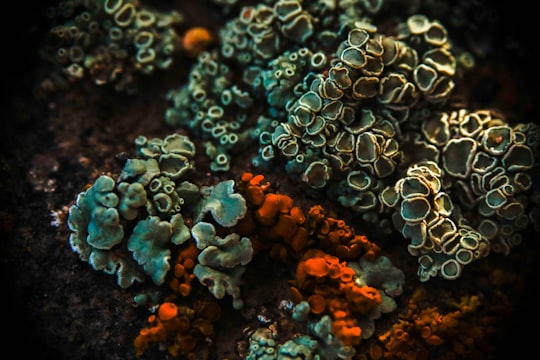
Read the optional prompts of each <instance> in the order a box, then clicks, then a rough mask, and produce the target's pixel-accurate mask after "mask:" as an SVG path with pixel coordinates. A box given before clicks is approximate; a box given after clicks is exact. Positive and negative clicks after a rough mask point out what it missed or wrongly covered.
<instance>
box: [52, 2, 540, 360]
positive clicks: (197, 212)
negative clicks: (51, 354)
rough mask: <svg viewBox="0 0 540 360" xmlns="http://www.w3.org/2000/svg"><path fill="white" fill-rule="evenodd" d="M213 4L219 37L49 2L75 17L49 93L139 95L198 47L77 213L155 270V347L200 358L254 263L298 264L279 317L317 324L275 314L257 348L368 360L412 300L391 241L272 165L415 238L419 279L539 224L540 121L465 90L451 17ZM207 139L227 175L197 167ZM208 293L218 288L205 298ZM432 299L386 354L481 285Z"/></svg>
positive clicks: (434, 330)
mask: <svg viewBox="0 0 540 360" xmlns="http://www.w3.org/2000/svg"><path fill="white" fill-rule="evenodd" d="M214 3H215V5H216V6H222V7H223V9H224V11H226V12H227V13H231V16H230V17H229V18H228V20H227V21H226V22H225V23H224V24H223V26H222V27H221V28H220V31H219V36H218V37H217V39H211V36H210V33H209V32H207V31H205V29H204V28H196V29H198V30H196V31H195V30H194V32H193V33H190V34H189V36H187V35H186V37H185V38H184V39H183V41H184V44H183V45H180V42H179V39H178V35H177V33H176V30H175V29H174V27H173V25H175V24H176V23H177V22H179V21H180V20H181V15H180V14H179V13H177V12H176V11H174V10H171V11H170V12H158V11H155V10H151V9H150V8H149V7H147V6H145V5H144V4H143V3H142V2H139V1H135V0H102V1H97V0H95V1H94V0H87V1H82V0H81V1H78V0H71V1H68V0H65V1H61V2H60V3H59V5H58V6H57V7H54V8H52V9H51V11H50V14H49V15H50V19H51V21H53V20H54V21H53V22H58V21H60V22H61V24H59V25H54V26H53V27H52V28H51V31H50V34H49V39H48V42H47V44H46V46H44V47H43V49H41V50H42V51H41V54H42V56H43V59H44V60H47V61H49V62H52V63H53V64H55V65H56V68H55V70H54V71H53V72H52V73H51V74H50V76H49V77H48V78H47V79H46V80H45V82H44V83H43V84H44V86H46V87H49V88H51V89H53V88H54V89H56V88H58V87H62V84H64V85H65V84H68V83H71V82H73V81H75V80H77V79H81V78H84V77H90V78H91V79H92V80H93V81H94V82H95V83H96V84H99V85H104V84H113V86H114V88H115V89H116V90H119V91H127V92H132V91H133V90H134V89H135V87H136V86H135V79H136V77H137V73H141V74H144V75H152V73H153V72H154V70H156V69H162V70H167V69H169V68H170V67H172V66H173V57H174V54H175V52H176V51H177V50H178V49H179V48H180V47H182V46H183V48H184V50H185V51H189V54H190V55H191V56H194V57H195V58H194V59H192V60H193V61H192V66H191V67H190V69H189V73H188V77H187V79H186V82H185V83H182V84H179V87H178V88H177V89H171V90H169V91H168V93H167V101H168V102H169V106H168V108H167V109H166V111H165V114H164V120H165V121H164V123H165V124H167V125H168V126H170V127H172V128H174V132H173V133H172V134H170V135H168V136H166V137H164V138H151V139H149V138H147V137H145V136H143V135H141V136H140V137H138V138H137V139H136V141H135V147H136V150H137V152H136V155H135V156H134V157H131V158H128V159H126V160H125V163H124V164H123V168H122V170H121V172H120V173H119V174H117V175H111V174H108V175H102V176H100V177H98V178H97V179H95V181H94V182H93V184H91V185H89V187H87V188H86V189H85V190H83V191H82V192H81V193H80V194H79V195H78V196H77V198H76V201H75V203H74V204H73V205H72V206H71V207H70V209H69V217H68V221H67V223H68V226H69V229H70V231H71V235H70V238H69V243H70V245H71V248H72V250H73V251H74V252H76V253H78V255H79V257H80V258H81V260H83V261H86V262H88V263H89V264H90V265H91V266H92V267H93V268H94V269H95V270H102V271H104V272H106V273H109V274H115V275H116V276H117V283H118V285H120V286H121V287H123V288H127V287H129V286H131V285H132V284H133V283H135V282H144V281H146V280H147V279H150V280H151V281H152V283H153V285H155V286H156V287H158V288H159V289H160V292H159V294H158V295H155V294H153V295H152V294H150V293H141V294H139V295H138V296H137V297H136V300H135V301H136V302H137V303H139V304H140V305H145V306H148V307H149V308H151V309H153V310H154V311H155V310H156V309H157V311H158V313H157V315H151V317H150V318H149V319H148V327H146V328H144V329H143V330H141V332H140V334H139V336H138V337H137V339H136V341H135V346H136V350H137V354H138V355H139V356H142V354H143V353H144V352H145V351H146V349H147V348H148V347H149V346H150V345H151V344H153V343H161V344H165V346H166V347H167V350H168V353H169V354H170V355H171V356H173V357H182V356H187V357H189V358H193V357H196V356H198V355H197V354H198V351H199V350H198V347H199V346H200V347H203V346H204V345H203V344H211V342H212V337H213V336H214V329H213V323H214V322H216V321H218V319H219V316H220V315H219V314H220V311H219V310H218V309H217V308H218V307H219V306H221V305H215V304H216V302H214V301H218V300H222V299H224V298H226V297H227V298H229V297H230V301H231V305H232V308H233V309H234V310H235V311H238V310H241V309H243V308H244V296H243V295H244V293H245V292H246V291H249V289H244V288H243V286H242V285H243V279H244V276H245V273H246V271H249V270H250V269H251V266H252V265H253V262H260V265H259V266H262V265H263V264H268V263H269V262H270V263H271V264H273V266H276V264H278V265H279V266H283V267H284V268H286V269H287V270H288V271H289V272H290V274H292V275H291V276H289V278H288V280H287V281H288V282H287V285H288V286H289V287H290V299H289V300H290V301H291V303H292V304H293V305H291V306H290V307H289V308H288V309H287V310H286V311H283V316H284V317H286V318H287V319H288V320H290V321H292V322H295V323H296V325H295V326H300V327H302V328H303V329H304V330H305V331H304V333H303V334H302V335H301V336H298V337H295V338H292V339H280V337H279V331H278V330H277V329H276V328H275V327H273V326H263V327H260V328H258V329H256V330H254V331H253V332H251V333H250V334H247V341H248V342H249V349H248V350H247V351H246V354H245V355H246V358H247V359H293V358H320V359H334V358H336V357H339V358H345V359H352V358H353V357H354V356H355V355H356V352H357V349H358V346H359V345H361V343H362V341H364V340H367V339H369V338H371V337H372V336H373V335H374V334H375V321H376V320H377V319H379V318H380V317H381V316H382V314H385V313H389V312H393V311H395V310H396V308H397V303H396V301H395V300H394V298H395V297H397V296H399V295H401V293H402V290H403V284H404V283H405V274H404V273H403V271H402V270H400V269H398V268H397V267H395V266H394V265H392V262H391V260H390V258H389V257H386V256H384V255H382V254H381V253H382V250H384V249H381V248H380V247H379V246H378V245H377V239H374V238H371V237H370V238H369V239H368V238H367V237H366V236H365V235H363V234H360V232H359V230H358V228H355V226H352V225H351V224H349V223H347V222H346V221H344V220H342V219H340V218H339V216H338V215H335V214H332V215H330V214H329V213H327V211H326V208H325V207H324V206H323V205H321V204H316V205H313V206H312V207H310V208H308V209H304V208H302V207H301V206H300V205H299V204H298V203H297V202H295V199H293V197H292V196H290V195H288V194H283V193H280V192H278V191H276V189H275V188H273V187H272V184H271V183H270V182H268V181H267V180H266V179H265V176H264V174H265V172H269V171H271V170H272V168H273V167H280V169H281V170H283V172H284V173H285V174H286V175H287V180H288V181H290V182H291V183H293V184H296V185H298V187H299V189H300V191H304V192H305V193H306V194H309V195H315V196H316V197H317V200H318V201H320V202H321V203H325V202H330V203H332V204H333V206H334V208H337V209H339V211H341V210H343V213H345V212H351V213H352V214H353V215H352V218H354V219H356V220H357V221H358V223H359V224H360V223H361V224H362V225H365V226H367V227H369V226H374V227H377V228H379V229H381V230H382V231H381V233H386V234H390V233H394V234H398V237H402V238H404V239H405V240H407V242H408V243H407V244H406V248H407V250H408V252H409V253H410V255H411V256H414V257H417V261H418V271H417V277H418V279H419V280H420V282H423V283H426V282H428V280H430V279H431V278H433V277H441V278H443V279H445V280H456V281H459V280H457V279H458V278H459V277H460V276H461V274H462V273H463V271H464V268H465V266H466V265H468V264H471V263H473V262H475V261H477V260H480V259H482V258H485V257H487V256H488V255H489V254H490V253H491V252H497V253H500V254H503V255H508V254H509V253H510V251H511V250H512V248H513V247H515V246H517V245H519V244H520V243H521V241H522V235H521V234H522V232H523V231H524V230H526V229H529V228H534V229H535V230H538V229H540V206H539V205H540V192H539V189H538V185H537V184H535V182H534V179H535V178H536V177H537V176H538V175H539V174H538V163H539V162H538V159H539V151H540V128H539V127H538V126H537V125H535V124H533V123H524V122H519V121H510V120H509V119H506V118H505V116H504V115H503V114H500V113H498V112H497V111H495V110H490V109H470V108H468V105H467V104H459V106H457V105H455V103H453V102H452V101H451V100H452V96H454V92H455V90H456V85H457V83H458V82H459V81H460V80H461V78H462V77H463V75H464V74H465V73H467V72H468V71H471V69H474V65H475V64H474V59H473V56H472V55H471V53H470V52H468V51H467V49H461V48H459V47H457V46H456V45H455V44H454V43H453V41H452V38H451V34H449V33H448V31H447V29H446V28H445V26H444V25H443V23H442V22H441V21H439V20H435V19H430V18H428V17H426V16H424V15H421V14H415V15H412V16H409V17H407V18H405V19H393V20H394V21H395V23H392V24H391V25H389V24H388V23H385V22H380V20H381V17H380V15H381V14H382V13H381V12H382V10H383V8H384V6H383V5H385V4H383V1H365V0H358V1H325V0H268V1H263V2H258V3H255V4H251V3H249V2H247V3H246V4H242V3H241V2H240V1H233V0H231V1H224V0H214ZM235 12H236V13H235ZM379 22H380V23H379ZM211 40H215V42H214V43H213V44H212V48H210V49H205V48H204V47H205V46H209V45H210V42H211ZM185 134H188V135H185ZM195 143H197V144H198V145H200V147H201V148H203V149H204V152H205V155H206V157H207V158H208V160H209V161H208V163H209V169H210V171H211V172H213V173H215V174H219V176H220V178H221V179H225V180H222V181H220V182H216V183H215V184H211V185H208V184H206V185H203V184H200V183H197V182H196V181H194V180H193V179H194V178H196V179H200V178H201V176H198V177H193V176H192V175H193V174H194V173H196V172H197V167H196V164H195V160H194V159H195V152H196V148H197V146H196V145H195ZM246 149H249V150H250V152H246ZM253 150H255V151H253ZM244 152H246V153H250V154H253V157H252V158H249V159H247V161H246V158H245V156H244ZM246 163H249V164H250V165H251V169H249V170H248V169H246V171H245V172H243V173H242V174H233V173H231V170H232V169H233V168H234V165H237V164H246ZM162 285H165V286H162ZM164 288H165V289H164ZM164 293H166V294H164ZM154 295H155V296H154ZM208 295H210V296H208ZM197 297H203V298H204V299H205V300H204V301H203V300H200V301H199V302H196V303H195V305H194V304H193V301H192V300H193V299H194V298H197ZM208 299H211V300H212V301H210V302H209V301H207V300H208ZM416 300H417V298H413V299H412V300H411V303H410V304H409V305H410V309H411V310H410V311H411V313H410V314H408V315H404V316H403V317H402V319H401V320H400V322H399V323H398V324H396V325H395V326H394V327H393V328H392V329H391V330H388V331H387V332H386V333H385V334H383V335H379V336H378V341H379V343H378V344H375V345H373V346H372V347H371V350H370V357H371V358H373V359H383V358H392V356H398V357H400V358H403V356H405V355H403V354H405V353H407V352H409V351H410V349H412V348H422V349H424V347H425V346H428V347H429V346H437V345H440V344H441V343H442V342H443V341H444V340H443V338H445V337H449V336H450V335H452V336H457V335H456V332H457V330H456V329H460V328H459V327H458V326H457V325H456V326H455V323H456V322H457V321H459V319H461V318H466V317H467V316H468V314H469V313H471V312H474V311H476V310H477V306H476V305H477V303H478V301H479V300H478V299H477V298H476V297H470V298H463V299H462V302H461V303H460V305H459V306H458V308H459V309H458V310H456V311H454V312H452V313H448V314H445V315H440V314H439V313H438V311H439V310H438V309H436V308H428V309H419V307H418V305H417V304H415V303H414V302H415V301H416ZM201 301H202V302H201ZM220 304H221V303H220ZM415 317H416V318H415ZM433 319H439V321H435V320H433ZM406 333H407V334H415V338H414V339H412V338H411V340H409V338H407V336H408V335H405V334H406ZM417 335H418V336H419V337H420V338H421V339H422V340H419V338H418V336H417ZM469 335H470V334H469ZM469 335H468V336H469ZM470 336H473V335H470ZM426 344H427V345H426ZM458 350H459V349H458ZM422 351H423V350H422ZM456 353H458V354H460V353H466V351H465V350H463V351H461V350H460V351H457V350H456ZM358 356H361V355H360V354H359V355H358Z"/></svg>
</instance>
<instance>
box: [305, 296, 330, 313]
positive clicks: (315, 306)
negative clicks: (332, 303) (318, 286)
mask: <svg viewBox="0 0 540 360" xmlns="http://www.w3.org/2000/svg"><path fill="white" fill-rule="evenodd" d="M307 302H308V303H309V306H310V309H311V312H312V313H314V314H321V313H322V312H323V311H324V310H325V309H326V300H325V299H324V297H323V296H322V295H319V294H313V295H311V296H310V297H309V298H308V299H307Z"/></svg>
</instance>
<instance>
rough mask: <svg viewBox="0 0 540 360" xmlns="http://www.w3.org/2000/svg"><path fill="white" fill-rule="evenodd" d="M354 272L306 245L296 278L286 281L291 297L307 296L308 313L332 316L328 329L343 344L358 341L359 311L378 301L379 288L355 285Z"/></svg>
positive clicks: (367, 309)
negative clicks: (288, 284)
mask: <svg viewBox="0 0 540 360" xmlns="http://www.w3.org/2000/svg"><path fill="white" fill-rule="evenodd" d="M355 275H356V273H355V272H354V270H353V269H352V268H350V267H348V266H347V263H346V262H345V261H340V259H339V258H338V257H336V256H333V255H330V254H327V253H325V252H323V251H321V250H318V249H309V250H307V251H306V252H305V253H304V255H303V257H302V259H301V260H300V261H299V262H298V264H297V267H296V279H295V280H292V281H290V283H291V294H292V298H293V301H295V303H298V302H300V301H302V299H307V301H308V303H309V304H310V310H311V312H312V313H314V314H322V313H328V314H329V315H330V316H331V317H332V319H333V325H332V332H333V333H334V334H335V335H336V336H337V337H338V338H339V339H340V340H341V341H342V342H343V343H344V344H347V345H358V344H359V343H360V340H361V334H362V329H361V328H360V325H359V324H358V320H357V318H358V317H359V315H367V314H368V313H369V312H370V311H371V310H373V309H374V308H375V307H376V306H378V305H380V304H381V302H382V298H381V294H380V292H379V291H378V290H377V289H376V288H373V287H370V286H360V285H357V284H356V283H355V282H354V281H353V280H354V277H355Z"/></svg>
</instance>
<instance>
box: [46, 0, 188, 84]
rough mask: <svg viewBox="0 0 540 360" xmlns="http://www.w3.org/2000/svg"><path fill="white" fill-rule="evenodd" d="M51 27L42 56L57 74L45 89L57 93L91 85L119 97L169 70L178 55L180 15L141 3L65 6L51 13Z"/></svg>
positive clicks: (93, 0)
mask: <svg viewBox="0 0 540 360" xmlns="http://www.w3.org/2000/svg"><path fill="white" fill-rule="evenodd" d="M48 16H49V18H50V20H51V23H52V26H51V28H50V30H49V32H48V34H47V35H48V39H47V41H46V43H45V44H43V45H42V46H41V48H40V56H41V58H42V59H43V60H45V61H48V62H50V63H51V64H52V65H53V66H54V70H53V71H52V73H51V74H50V76H48V77H46V78H45V79H44V80H43V82H42V85H41V87H42V89H44V90H46V91H55V90H61V89H66V88H68V87H69V86H70V85H71V84H72V83H73V82H75V81H79V80H81V79H88V80H90V81H92V82H93V83H95V84H97V85H105V84H110V85H111V86H112V87H113V88H114V89H115V90H117V91H120V92H127V93H134V92H136V91H137V90H138V78H139V77H140V76H149V75H152V74H153V73H155V72H156V71H158V70H166V69H169V68H170V66H171V64H172V63H173V62H174V59H175V57H176V55H177V54H178V53H179V41H178V38H179V35H178V34H177V32H176V28H175V26H176V25H178V24H180V23H181V22H183V15H182V14H180V13H179V12H178V11H175V10H169V11H167V12H162V11H158V10H156V9H154V8H151V7H148V6H146V5H144V4H142V3H141V2H139V1H138V0H122V1H117V0H114V1H112V0H107V1H102V0H90V1H84V2H80V1H72V0H63V1H60V2H59V3H58V4H57V5H55V6H51V7H50V8H49V9H48Z"/></svg>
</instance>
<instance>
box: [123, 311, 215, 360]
mask: <svg viewBox="0 0 540 360" xmlns="http://www.w3.org/2000/svg"><path fill="white" fill-rule="evenodd" d="M220 316H221V308H220V307H219V305H218V304H217V303H213V302H207V301H195V303H194V305H193V308H190V307H187V306H180V305H177V304H175V303H173V302H170V301H166V302H163V303H162V304H161V305H160V306H159V308H158V311H157V316H156V315H151V316H149V317H148V327H145V328H142V329H141V330H140V331H139V335H138V336H137V337H136V338H135V340H134V341H133V344H134V346H135V352H136V355H137V357H141V356H142V355H143V354H144V352H145V351H146V350H147V349H148V347H149V346H150V345H152V344H155V343H160V344H161V345H162V347H163V348H166V349H167V350H168V352H169V355H170V356H171V358H187V359H191V358H193V359H195V358H198V355H197V353H196V351H197V350H198V349H199V348H200V347H201V346H207V343H208V342H207V340H210V339H209V337H211V336H213V335H214V326H213V322H214V321H216V320H217V319H219V317H220Z"/></svg>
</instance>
